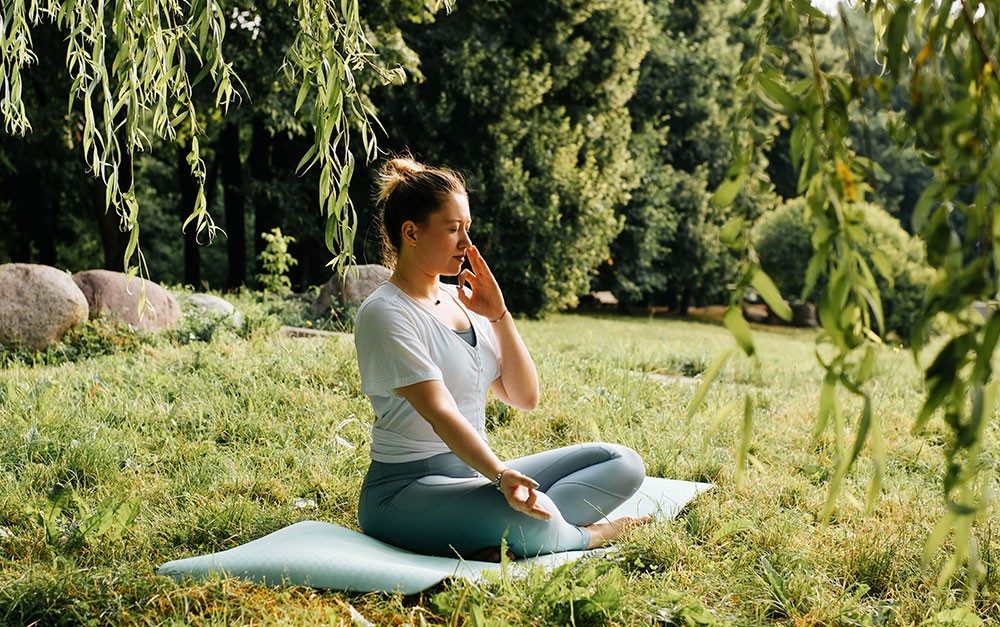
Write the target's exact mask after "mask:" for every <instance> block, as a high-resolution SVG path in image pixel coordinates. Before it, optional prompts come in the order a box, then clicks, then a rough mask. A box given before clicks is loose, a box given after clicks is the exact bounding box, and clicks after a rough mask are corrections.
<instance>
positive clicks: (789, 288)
mask: <svg viewBox="0 0 1000 627" xmlns="http://www.w3.org/2000/svg"><path fill="white" fill-rule="evenodd" d="M859 206H860V208H861V211H862V213H863V215H864V221H865V224H866V226H867V231H868V235H869V241H868V245H867V250H866V251H865V258H866V261H867V262H868V264H869V266H870V267H871V268H872V272H874V273H875V275H876V280H877V283H878V287H879V291H880V292H881V294H882V309H883V313H884V314H885V329H883V335H887V336H888V335H897V336H899V337H900V338H904V339H906V338H909V335H910V329H911V328H912V326H913V324H914V322H915V321H916V319H917V316H918V314H919V312H920V310H921V308H922V307H923V299H924V294H925V293H926V291H927V287H928V286H929V285H930V282H931V279H932V278H933V270H931V268H930V267H929V266H928V265H927V262H926V259H925V257H924V251H923V247H922V246H921V244H920V242H919V241H918V240H916V239H914V238H913V237H911V236H910V234H909V233H907V232H906V231H905V230H904V229H903V227H902V226H901V225H900V223H899V220H897V219H896V218H894V217H892V216H891V215H889V214H888V213H887V212H886V211H885V210H884V209H882V208H880V207H877V206H875V205H871V204H863V205H859ZM811 236H812V224H811V223H810V222H809V218H808V216H807V215H806V207H805V202H804V201H802V200H800V199H796V200H793V201H790V202H788V203H785V204H783V205H781V206H779V207H778V208H777V209H775V210H774V211H772V212H770V213H767V214H765V215H764V216H762V217H761V218H760V220H759V221H758V222H757V225H756V227H755V232H754V241H755V245H756V248H757V253H758V255H759V256H760V263H761V266H762V267H763V268H764V271H765V272H767V273H768V274H769V275H771V278H773V279H774V282H775V283H776V284H777V286H778V289H779V290H781V293H782V294H783V295H784V296H785V297H786V298H790V299H795V298H802V299H804V300H809V297H810V296H814V295H815V294H817V293H818V291H819V290H820V289H822V284H819V285H817V286H816V287H815V288H814V290H813V292H812V294H804V293H803V289H804V287H805V286H804V280H805V269H806V268H807V267H808V265H809V259H810V258H811V257H812V252H813V249H812V242H811ZM876 249H877V250H881V251H882V252H883V253H884V254H885V256H886V258H887V259H888V261H889V266H890V267H891V268H892V270H893V275H892V277H891V279H892V280H891V285H890V281H889V280H888V279H887V278H886V277H883V276H881V275H879V274H878V271H877V270H876V269H875V265H874V264H873V263H872V260H871V255H870V253H869V252H868V251H870V250H876ZM820 281H822V278H821V279H820Z"/></svg>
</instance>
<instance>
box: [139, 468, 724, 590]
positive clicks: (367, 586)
mask: <svg viewBox="0 0 1000 627" xmlns="http://www.w3.org/2000/svg"><path fill="white" fill-rule="evenodd" d="M711 488H712V485H711V484H708V483H694V482H690V481H674V480H672V479H658V478H654V477H646V480H645V481H644V482H643V484H642V486H641V487H640V488H639V491H638V492H636V494H635V495H634V496H633V497H632V498H631V499H629V500H628V501H626V502H625V503H623V504H622V505H621V507H619V508H618V509H616V510H615V511H614V512H611V513H610V514H609V515H608V518H609V519H614V518H619V517H621V516H646V515H650V516H654V517H662V518H673V517H674V516H676V515H677V513H678V512H680V511H681V509H682V508H683V507H684V506H685V505H686V504H687V503H688V502H690V501H691V500H692V499H693V498H694V497H696V496H698V495H699V494H701V493H702V492H704V491H706V490H709V489H711ZM597 552H600V549H599V550H598V551H597ZM591 553H594V551H567V552H564V553H553V554H550V555H540V556H538V557H533V558H530V559H526V560H519V561H517V562H514V563H515V564H516V565H524V566H532V565H535V564H544V565H546V566H557V565H559V564H564V563H566V562H569V561H572V560H576V559H579V558H581V557H583V556H585V555H588V554H591ZM499 568H500V565H499V564H493V563H490V562H475V561H468V560H460V559H457V558H447V557H433V556H429V555H419V554H417V553H411V552H410V551H405V550H403V549H398V548H396V547H394V546H390V545H388V544H385V543H384V542H380V541H378V540H375V539H374V538H369V537H368V536H366V535H364V534H362V533H358V532H357V531H352V530H350V529H346V528H344V527H341V526H339V525H334V524H330V523H325V522H318V521H304V522H300V523H296V524H294V525H290V526H288V527H285V528H284V529H281V530H278V531H275V532H274V533H272V534H269V535H266V536H264V537H263V538H259V539H257V540H253V541H252V542H248V543H246V544H244V545H241V546H238V547H236V548H232V549H229V550H227V551H221V552H219V553H212V554H210V555H201V556H197V557H189V558H186V559H180V560H174V561H172V562H168V563H166V564H164V565H163V566H161V567H160V569H159V571H158V572H159V574H161V575H167V576H170V577H173V578H175V579H182V578H184V577H194V578H196V579H197V578H202V577H207V576H211V575H212V574H214V573H221V574H224V575H226V576H230V577H237V578H240V579H246V580H249V581H255V582H258V583H264V584H270V585H301V586H309V587H312V588H328V589H332V590H347V591H353V592H375V591H382V592H401V593H403V594H413V593H416V592H420V591H421V590H425V589H427V588H429V587H431V586H433V585H434V584H436V583H438V582H439V581H441V580H442V579H444V578H446V577H464V578H466V579H478V578H480V576H481V574H482V573H483V571H496V570H499Z"/></svg>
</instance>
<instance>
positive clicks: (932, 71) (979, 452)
mask: <svg viewBox="0 0 1000 627" xmlns="http://www.w3.org/2000/svg"><path fill="white" fill-rule="evenodd" d="M858 10H862V11H864V12H865V13H866V15H867V16H868V17H869V19H870V20H871V21H872V23H873V25H874V31H875V40H876V41H878V42H879V49H878V59H879V61H880V64H881V67H882V68H884V71H883V70H880V71H879V72H871V73H864V72H863V71H862V70H861V66H860V65H859V64H855V63H849V64H848V65H847V66H846V67H845V68H824V67H821V65H820V64H819V63H818V61H817V57H816V54H815V50H816V45H815V35H816V33H817V32H819V31H823V30H825V29H826V28H828V26H827V24H828V21H829V18H828V17H827V16H825V15H824V14H822V13H821V12H819V11H818V10H816V9H815V8H813V7H812V6H811V5H810V4H809V3H808V2H805V1H804V0H795V1H794V2H791V3H786V2H780V1H767V2H765V1H763V0H757V1H754V2H751V3H749V4H748V7H747V12H748V15H752V16H754V18H755V19H756V20H757V23H758V25H759V29H760V36H759V37H758V39H757V43H756V46H755V52H754V54H752V55H751V56H750V57H749V58H748V60H747V62H746V63H745V65H744V68H743V70H744V71H743V76H742V78H741V80H742V87H743V90H744V92H745V94H746V100H745V103H744V105H743V109H742V112H743V116H742V119H744V120H748V119H750V118H751V117H752V115H753V112H754V110H755V109H756V108H757V107H764V108H766V109H769V110H772V111H775V112H777V113H779V114H781V115H783V116H787V118H788V120H789V122H790V123H791V124H792V125H793V130H792V132H791V135H790V151H791V161H792V163H793V164H794V165H795V166H796V167H798V168H799V169H800V170H799V178H798V186H797V189H798V193H800V194H802V195H803V196H804V198H805V202H806V204H807V206H808V209H809V212H810V213H811V215H812V217H813V220H814V230H813V235H812V243H813V248H814V254H813V257H812V259H811V261H810V263H809V265H808V266H807V268H806V270H805V273H804V274H805V289H806V290H807V291H808V290H810V289H811V288H812V287H813V286H814V285H816V284H817V282H818V280H819V279H820V277H821V276H822V277H823V278H824V280H825V285H824V286H823V289H822V293H821V295H820V298H819V319H820V323H821V325H822V328H823V334H822V335H821V338H820V340H821V341H820V345H819V347H818V350H817V355H818V356H819V358H820V362H821V364H822V365H823V367H824V369H825V370H826V374H825V376H824V380H823V384H822V388H821V391H820V406H819V412H818V415H817V419H816V433H817V436H818V435H819V434H822V433H823V432H824V431H825V430H826V429H827V428H830V429H832V430H833V431H834V432H835V433H838V434H839V433H841V430H842V429H843V428H844V426H845V425H846V422H845V418H844V415H843V405H842V404H841V403H842V401H841V400H840V394H841V393H844V392H846V393H847V394H849V395H852V396H854V397H856V399H857V400H858V401H859V402H860V403H861V407H860V410H859V412H858V420H857V423H856V426H855V433H854V442H853V444H852V445H851V446H850V448H849V449H848V448H846V447H845V446H844V444H845V443H843V442H841V436H840V435H838V439H837V448H836V458H837V461H836V467H835V469H834V472H833V474H832V477H831V483H830V486H831V489H830V498H829V501H828V503H827V506H826V508H825V510H824V513H823V514H824V516H825V517H829V516H831V515H832V512H833V510H834V507H835V499H836V497H837V495H838V493H839V492H840V491H841V489H842V487H843V485H844V481H845V479H846V477H847V475H848V472H849V471H850V470H851V468H852V467H853V465H854V463H855V462H856V460H857V459H858V458H859V456H860V454H861V452H862V450H863V449H864V448H865V447H868V448H869V449H870V450H871V453H872V460H873V463H874V466H875V472H874V474H873V476H872V478H871V481H870V484H869V494H868V504H869V507H872V506H873V505H874V503H875V500H876V498H877V496H878V494H879V492H880V490H881V486H882V480H883V478H884V476H885V472H886V454H885V441H884V432H883V428H884V425H883V422H882V420H881V417H880V416H878V415H877V414H876V413H875V412H873V410H872V396H871V390H872V388H873V386H874V383H873V381H872V375H873V370H872V364H873V360H874V356H873V355H874V352H873V351H875V350H876V348H875V347H876V346H877V344H878V342H879V338H878V335H877V334H876V332H877V330H878V329H880V328H885V325H884V323H883V308H882V301H881V297H880V291H879V289H878V285H877V283H876V280H875V277H874V273H873V270H872V268H873V267H874V268H875V269H876V270H877V271H878V272H879V273H880V274H882V275H883V276H886V277H888V276H891V274H892V268H891V261H890V260H889V259H888V258H887V257H886V255H885V254H884V253H880V252H879V251H877V250H876V251H874V252H873V254H872V256H871V258H870V259H871V261H870V262H869V261H868V260H867V259H866V258H865V256H864V255H863V250H864V247H865V242H866V240H867V234H866V233H865V231H864V229H863V227H862V224H863V223H862V220H861V219H860V217H861V213H860V211H859V209H858V204H859V203H861V202H863V201H864V200H865V198H866V196H867V195H868V194H869V193H870V191H871V188H870V185H869V184H868V183H867V181H868V180H870V177H869V176H868V170H869V168H872V167H873V166H872V164H871V163H870V162H869V161H868V160H866V159H865V158H863V157H860V156H859V155H858V154H856V152H855V151H854V150H852V148H851V146H850V144H849V143H848V142H847V141H846V137H847V133H848V131H849V128H850V122H851V120H852V119H855V118H856V117H857V116H871V115H872V111H880V110H884V109H886V108H889V107H890V106H891V105H890V104H889V103H888V102H887V100H888V98H889V96H890V94H891V92H892V89H893V88H895V87H897V86H899V87H902V88H905V89H906V90H907V92H908V94H909V101H908V103H907V104H906V107H905V112H904V114H903V120H902V122H903V123H901V124H899V125H894V133H893V134H894V137H895V139H896V140H897V141H898V142H899V143H900V144H901V145H906V144H907V143H909V142H913V145H914V146H915V147H916V148H917V149H918V150H920V151H921V154H923V155H924V158H925V160H926V161H927V163H929V164H930V165H931V166H932V168H933V172H934V178H933V180H932V181H930V183H929V184H928V185H927V187H926V188H925V189H924V191H923V192H922V194H921V196H920V200H919V201H918V202H917V204H916V207H915V208H914V214H913V227H914V229H915V230H916V232H917V235H918V236H919V237H920V239H921V240H922V242H923V245H924V246H925V247H926V254H927V260H928V262H929V264H930V266H931V267H932V268H933V270H934V279H933V283H932V285H931V287H930V289H929V290H928V292H927V295H926V300H925V305H924V307H923V309H922V311H921V312H920V315H919V319H918V321H917V324H916V325H915V329H914V332H913V334H912V339H913V344H912V350H913V354H914V356H915V357H916V358H917V360H918V363H920V365H921V367H922V370H923V376H924V382H925V385H926V389H925V398H924V404H923V407H922V408H921V409H920V411H919V412H915V420H914V422H913V428H914V430H915V431H917V432H923V431H925V430H928V429H931V428H932V425H933V424H934V422H933V421H932V418H934V417H935V416H941V418H942V420H941V423H942V426H943V428H944V429H945V432H946V434H947V443H948V446H947V448H946V450H945V451H944V457H945V460H946V466H945V470H944V471H943V473H942V476H943V482H942V483H943V486H942V487H943V490H942V492H943V497H944V502H945V504H946V506H947V509H946V512H945V513H944V514H943V515H942V517H941V519H940V521H939V523H938V525H937V526H936V527H935V529H934V530H933V532H931V533H929V534H928V535H927V545H926V550H925V560H926V559H929V557H930V556H931V555H933V554H934V552H935V551H936V550H937V549H938V548H940V547H941V546H943V545H944V543H945V541H946V538H948V537H949V536H951V535H952V534H954V535H953V540H952V546H953V551H952V554H951V558H950V559H949V561H948V562H947V563H946V564H945V565H944V567H943V568H942V569H941V571H940V575H939V580H938V582H939V585H945V584H946V583H947V582H949V581H950V578H951V577H952V575H953V574H954V573H955V572H956V570H957V569H958V568H959V567H960V566H961V565H962V564H968V566H969V568H968V569H967V571H966V572H967V574H968V576H967V581H966V583H967V590H968V591H969V592H970V594H973V595H974V593H975V591H976V589H977V587H978V585H979V579H980V578H981V575H982V573H981V571H980V569H979V568H978V567H977V566H976V565H977V563H978V559H979V558H978V551H977V545H976V542H975V540H974V534H973V527H974V524H975V523H976V521H977V520H979V519H981V518H982V517H984V516H986V515H988V512H989V511H990V510H991V508H992V499H991V496H990V495H991V493H992V488H991V486H992V484H993V482H994V478H993V476H994V473H995V468H994V467H992V466H991V465H989V464H987V463H985V461H986V452H985V449H984V441H985V439H986V435H985V434H986V430H987V429H988V428H989V426H990V425H991V424H992V423H993V422H995V417H994V416H995V409H996V407H995V401H996V394H997V391H998V388H997V386H998V384H997V383H996V382H995V381H994V380H993V369H992V360H993V357H994V353H995V348H996V343H997V339H998V338H1000V317H992V318H990V319H989V320H984V318H983V317H982V316H979V315H978V314H974V313H973V312H972V311H971V309H970V305H971V304H972V302H973V301H976V300H989V299H991V298H993V297H994V295H995V294H996V292H997V285H996V281H997V274H996V272H995V268H996V265H997V260H998V259H1000V248H998V247H997V243H998V242H997V239H998V235H997V234H998V233H1000V229H997V227H996V226H995V225H996V224H997V220H998V219H1000V218H998V216H997V214H996V212H995V207H996V206H997V203H998V201H1000V198H998V195H1000V189H998V186H997V176H996V174H997V164H998V163H1000V158H998V156H997V155H998V153H997V152H996V150H997V149H996V146H997V145H998V139H1000V137H998V136H997V135H998V133H1000V84H998V76H1000V65H998V63H997V57H998V52H1000V49H998V46H1000V38H998V37H997V36H996V35H997V31H998V25H1000V13H998V7H997V6H996V5H995V4H993V3H982V4H976V5H975V6H973V5H972V4H970V3H968V2H964V1H961V0H960V1H959V2H952V1H947V2H941V3H935V2H932V1H931V0H922V1H921V2H912V1H900V2H887V1H884V0H878V1H874V2H873V1H866V2H863V3H861V5H860V8H859V9H858ZM843 11H845V9H844V8H843V7H841V12H843ZM841 24H842V25H843V26H844V28H845V36H846V38H847V41H849V42H851V41H853V37H852V36H851V33H850V27H849V23H848V21H847V20H846V19H841ZM779 31H780V32H781V33H782V35H783V36H784V37H786V38H789V39H796V40H799V41H802V42H804V43H805V45H806V46H807V47H808V48H807V49H808V50H810V51H811V55H810V57H809V58H810V60H811V69H812V72H811V73H809V74H808V75H807V76H806V77H805V78H803V79H801V80H790V79H789V78H788V77H787V76H786V74H785V72H786V70H787V66H786V62H787V56H786V55H785V51H784V49H783V48H777V47H773V46H769V45H768V42H769V38H770V37H771V36H772V35H774V34H775V33H778V32H779ZM848 51H849V53H850V56H851V57H854V56H857V54H858V51H857V49H856V48H855V47H854V46H853V45H850V46H849V50H848ZM766 139H767V138H765V137H761V136H760V135H759V134H757V133H754V132H752V128H749V127H747V126H746V125H744V127H743V128H741V129H739V132H737V134H736V136H735V138H734V152H735V154H736V159H735V163H734V165H733V167H732V168H731V170H730V173H729V176H728V177H727V180H726V181H724V182H723V183H722V185H720V187H719V189H718V190H717V192H716V198H717V200H718V201H719V203H720V204H727V203H728V202H730V201H732V199H733V198H734V197H735V196H736V194H737V193H738V192H739V190H740V189H741V187H742V186H743V183H744V181H745V180H746V176H745V165H746V164H747V163H748V162H749V161H750V158H751V157H750V155H752V154H753V153H755V152H756V151H758V150H760V149H761V148H762V145H763V144H766ZM751 218H752V216H741V217H740V218H737V219H735V220H733V221H732V222H731V223H730V224H729V225H727V227H726V229H725V234H726V236H727V237H726V239H727V241H728V242H730V244H731V245H733V246H734V248H736V249H738V250H740V251H741V254H742V258H743V262H742V264H741V270H740V273H741V280H740V281H739V282H738V284H737V290H736V295H737V297H739V296H740V295H742V292H743V291H744V290H745V289H747V288H748V287H749V286H750V285H751V284H753V285H754V287H755V288H760V287H763V288H764V289H762V290H759V291H761V292H762V295H763V296H764V297H765V300H767V301H768V302H769V304H772V306H773V305H774V304H775V303H776V302H777V301H778V300H779V296H778V291H777V289H776V288H775V287H774V285H773V282H771V281H770V279H769V278H766V274H764V272H763V271H762V270H761V269H760V266H759V264H758V261H757V258H756V253H755V251H754V250H753V247H752V246H751V245H750V242H749V237H748V230H749V229H750V228H751V224H752V219H751ZM762 277H763V278H762ZM755 280H756V281H757V283H754V281H755ZM727 318H728V319H729V322H730V325H729V326H730V328H731V329H732V331H733V333H734V335H735V337H736V340H737V343H738V344H739V345H740V347H741V348H742V349H743V351H744V352H745V353H747V354H753V353H754V352H755V348H754V343H753V340H752V338H751V336H750V334H749V329H748V328H747V327H746V325H745V323H742V321H738V320H737V319H736V316H727ZM941 320H944V329H945V332H944V335H943V337H940V338H936V339H935V340H934V342H933V344H932V345H928V344H927V343H925V341H924V334H925V332H926V331H928V330H929V329H930V328H931V327H932V325H933V324H935V323H936V322H940V321H941ZM925 348H926V349H927V351H928V352H929V353H930V355H928V354H925V353H924V349H925ZM748 398H749V397H748ZM748 407H749V402H748Z"/></svg>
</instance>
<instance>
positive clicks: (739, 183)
mask: <svg viewBox="0 0 1000 627" xmlns="http://www.w3.org/2000/svg"><path fill="white" fill-rule="evenodd" d="M743 176H744V175H743V172H742V171H741V172H740V173H739V174H738V175H737V176H736V177H735V178H727V179H726V180H724V181H722V184H720V185H719V187H718V189H716V190H715V193H714V194H712V202H713V203H714V204H715V206H716V207H719V208H722V207H728V206H729V205H731V204H733V201H734V200H736V195H737V194H739V193H740V189H742V187H743Z"/></svg>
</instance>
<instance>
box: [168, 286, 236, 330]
mask: <svg viewBox="0 0 1000 627" xmlns="http://www.w3.org/2000/svg"><path fill="white" fill-rule="evenodd" d="M182 300H183V301H184V304H185V306H186V309H188V310H194V311H196V312H198V313H199V314H201V315H207V316H215V317H218V318H227V319H229V321H230V322H231V323H232V325H233V326H234V327H241V326H243V316H241V315H240V312H238V311H236V307H234V306H233V304H232V303H231V302H229V301H228V300H226V299H225V298H221V297H219V296H214V295H212V294H191V295H189V296H187V297H186V298H184V299H182Z"/></svg>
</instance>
